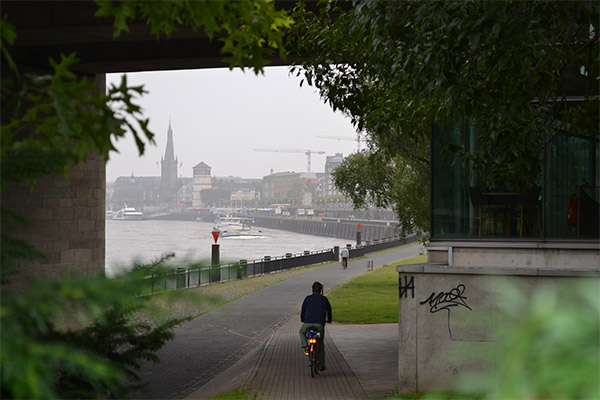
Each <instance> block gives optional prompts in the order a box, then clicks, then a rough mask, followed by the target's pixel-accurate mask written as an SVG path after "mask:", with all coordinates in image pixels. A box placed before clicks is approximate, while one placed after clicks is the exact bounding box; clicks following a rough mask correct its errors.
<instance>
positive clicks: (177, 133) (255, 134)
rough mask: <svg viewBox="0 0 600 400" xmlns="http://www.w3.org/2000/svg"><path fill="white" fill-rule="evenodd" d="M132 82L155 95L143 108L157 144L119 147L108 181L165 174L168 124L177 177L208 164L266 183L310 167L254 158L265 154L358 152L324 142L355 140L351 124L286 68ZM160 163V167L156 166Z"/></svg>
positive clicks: (217, 171) (298, 158)
mask: <svg viewBox="0 0 600 400" xmlns="http://www.w3.org/2000/svg"><path fill="white" fill-rule="evenodd" d="M127 78H128V84H129V85H130V86H131V85H141V84H143V85H144V87H145V89H146V90H147V91H148V92H149V93H147V94H145V95H144V96H143V97H142V98H141V99H139V100H138V103H139V104H141V105H142V107H143V109H144V115H145V116H146V117H149V118H150V129H151V130H152V131H153V132H154V133H155V134H156V137H155V141H156V146H147V147H146V151H145V154H144V155H143V156H142V157H138V155H137V149H136V147H135V143H134V141H133V138H132V137H127V138H125V139H122V140H120V141H119V142H117V144H116V147H117V149H118V150H119V153H118V154H117V153H114V152H113V153H111V154H110V160H109V162H108V164H107V168H106V175H107V177H106V179H107V181H109V182H111V181H114V180H115V179H116V178H118V177H119V176H131V174H132V173H133V175H134V176H160V160H161V157H163V156H164V152H165V146H166V141H167V129H168V126H169V119H170V121H171V127H172V129H173V139H174V148H175V156H176V157H177V158H178V159H179V162H180V163H183V165H182V166H181V168H179V170H178V175H179V176H183V177H191V176H192V167H194V166H195V165H196V164H198V163H199V162H201V161H203V162H205V163H206V164H208V165H209V166H211V167H212V175H213V176H240V177H243V178H262V177H263V176H265V175H268V174H269V173H270V170H271V168H273V170H274V172H283V171H296V172H304V171H306V169H307V156H306V155H305V154H304V153H287V152H286V153H271V152H255V151H253V149H255V148H265V149H310V150H313V151H325V152H327V154H326V155H333V154H335V153H336V152H337V153H343V154H344V156H347V155H348V154H350V153H351V152H353V151H355V150H356V147H357V144H356V141H353V140H333V139H321V138H318V136H347V137H353V138H355V137H356V133H355V132H356V131H355V129H354V128H353V127H352V124H351V123H350V120H349V119H348V118H347V117H345V116H343V115H341V114H340V113H334V112H333V111H332V110H331V108H330V107H329V106H328V105H327V104H324V103H323V101H322V100H321V99H320V98H319V96H318V94H317V93H316V91H315V89H313V88H311V87H309V86H307V85H306V84H305V85H303V87H302V88H300V87H299V82H300V78H297V77H294V76H289V75H288V68H287V67H269V68H266V69H265V75H264V76H262V75H259V76H256V75H255V74H254V73H253V72H252V71H249V70H248V71H246V72H242V71H240V70H239V69H235V70H233V71H230V70H228V69H203V70H187V71H168V72H142V73H134V74H127ZM120 79H121V74H109V75H107V87H109V86H110V84H111V83H115V84H117V83H119V82H120ZM326 155H325V154H323V155H319V154H313V155H312V156H311V164H312V165H311V171H312V172H323V170H324V165H325V156H326ZM157 163H158V164H157Z"/></svg>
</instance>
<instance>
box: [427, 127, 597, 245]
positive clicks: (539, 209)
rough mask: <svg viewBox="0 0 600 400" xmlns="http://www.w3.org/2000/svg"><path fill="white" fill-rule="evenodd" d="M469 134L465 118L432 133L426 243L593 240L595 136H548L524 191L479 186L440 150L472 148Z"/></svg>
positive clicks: (472, 135) (472, 130)
mask: <svg viewBox="0 0 600 400" xmlns="http://www.w3.org/2000/svg"><path fill="white" fill-rule="evenodd" d="M475 134H476V131H475V128H474V127H473V126H471V125H470V124H469V123H468V121H466V120H465V121H463V122H462V123H460V124H458V125H455V126H452V127H448V128H440V127H436V126H434V128H433V129H432V149H431V152H432V154H431V156H432V177H431V179H432V180H431V203H432V204H431V210H432V212H431V238H432V239H470V240H471V239H478V238H481V239H485V240H490V239H492V240H493V239H503V240H504V239H507V238H519V239H523V238H537V239H540V238H542V239H544V238H548V239H549V238H556V239H580V238H581V239H590V238H598V236H599V223H600V215H599V210H600V206H599V197H600V196H599V195H600V193H599V192H600V171H599V157H600V138H599V133H598V132H593V133H591V134H573V133H568V132H560V133H559V134H557V135H554V136H553V138H552V139H551V141H550V142H549V144H548V145H547V146H546V147H545V150H544V154H543V156H544V164H543V167H542V170H541V171H540V179H539V182H536V186H535V187H534V188H532V189H531V190H528V191H527V192H525V193H517V192H513V191H512V190H510V189H506V188H488V187H484V185H483V184H482V183H481V182H478V180H477V176H476V174H475V173H472V172H471V171H470V170H469V169H468V168H465V167H464V164H463V163H462V161H461V160H460V159H459V157H458V156H457V155H455V154H454V153H450V152H448V150H447V146H448V144H450V143H454V144H458V145H462V146H464V147H465V149H468V150H469V151H474V150H476V140H475Z"/></svg>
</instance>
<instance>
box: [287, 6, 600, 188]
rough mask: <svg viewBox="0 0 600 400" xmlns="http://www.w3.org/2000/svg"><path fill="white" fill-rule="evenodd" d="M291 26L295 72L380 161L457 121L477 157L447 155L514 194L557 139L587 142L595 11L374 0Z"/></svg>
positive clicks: (593, 112) (593, 127)
mask: <svg viewBox="0 0 600 400" xmlns="http://www.w3.org/2000/svg"><path fill="white" fill-rule="evenodd" d="M296 20H297V21H298V26H297V29H296V30H295V32H296V36H295V37H294V39H293V40H292V43H293V45H294V48H295V49H296V50H297V51H298V53H299V54H300V55H301V56H302V58H303V59H304V62H303V63H302V64H301V68H297V69H296V71H297V72H298V73H302V74H304V78H305V80H306V82H307V83H308V84H310V85H313V86H315V87H316V88H317V89H318V90H319V92H320V94H321V96H322V97H323V99H324V100H325V101H327V102H328V103H329V104H330V105H331V106H332V107H333V108H334V109H335V110H340V111H341V112H343V113H345V114H347V115H349V116H350V118H351V119H352V122H353V123H354V124H355V126H356V127H357V129H358V130H360V131H364V132H365V133H366V135H367V136H368V139H369V141H368V143H369V146H370V148H371V149H373V151H378V152H382V153H384V154H386V155H388V156H389V157H390V159H391V158H393V157H395V156H396V155H398V154H405V146H406V145H407V143H410V142H412V143H413V144H414V145H417V146H418V145H419V144H420V143H422V142H423V141H428V140H429V139H430V133H431V126H432V124H433V123H436V124H439V125H441V126H445V125H452V124H455V123H457V122H458V121H459V120H460V119H461V118H465V117H466V118H468V119H469V120H470V123H471V125H472V126H474V127H476V129H477V151H476V152H471V153H470V152H468V149H465V148H464V147H462V145H461V144H460V143H455V144H454V146H452V147H450V148H449V149H448V150H450V151H457V152H459V154H460V155H461V156H462V158H463V159H464V160H465V162H466V163H467V165H468V166H469V167H472V168H473V170H474V171H478V173H479V175H480V177H483V179H484V180H485V182H486V183H488V184H489V185H495V186H498V187H514V188H523V187H528V186H530V185H532V184H533V182H534V181H535V179H536V178H538V177H539V175H540V171H541V162H542V152H541V150H542V149H543V148H544V146H545V145H546V144H547V143H548V142H549V141H550V140H551V138H552V136H553V135H554V134H556V133H557V132H558V131H559V130H578V131H580V132H581V131H587V132H594V133H597V128H598V112H597V110H598V98H597V95H598V82H597V79H598V76H599V73H598V21H599V20H600V12H599V7H598V4H597V2H588V1H579V2H545V1H527V2H518V1H494V2H486V1H475V0H471V1H469V0H467V1H441V2H439V1H436V2H432V1H393V2H391V1H378V0H373V1H357V2H355V7H353V8H351V9H349V10H344V9H341V8H339V7H335V3H330V5H329V7H325V8H322V9H320V10H318V11H316V12H309V11H306V10H300V11H299V14H298V16H297V18H296ZM574 94H576V95H578V96H580V97H581V98H582V99H581V100H582V101H581V102H579V103H577V104H576V105H574V104H573V105H571V106H567V97H568V96H571V95H574Z"/></svg>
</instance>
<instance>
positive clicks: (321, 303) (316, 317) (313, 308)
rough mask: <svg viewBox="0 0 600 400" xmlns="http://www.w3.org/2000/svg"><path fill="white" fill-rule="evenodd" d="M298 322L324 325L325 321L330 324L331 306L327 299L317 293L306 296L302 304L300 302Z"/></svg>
mask: <svg viewBox="0 0 600 400" xmlns="http://www.w3.org/2000/svg"><path fill="white" fill-rule="evenodd" d="M300 321H302V322H305V323H308V324H321V325H325V321H327V322H328V323H331V304H329V300H327V297H325V296H323V295H321V294H318V293H313V294H311V295H310V296H306V298H305V299H304V302H302V312H301V313H300Z"/></svg>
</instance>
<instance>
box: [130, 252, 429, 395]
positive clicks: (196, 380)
mask: <svg viewBox="0 0 600 400" xmlns="http://www.w3.org/2000/svg"><path fill="white" fill-rule="evenodd" d="M418 248H419V247H418V246H410V247H408V248H404V249H399V250H395V251H391V252H389V253H384V254H379V255H376V256H372V257H367V258H366V259H368V260H373V265H374V267H375V268H377V267H379V266H382V265H385V264H389V263H394V262H397V261H398V260H401V259H404V258H408V257H413V256H415V255H417V253H418ZM365 270H366V260H365V259H360V260H356V261H351V262H349V263H348V269H346V270H342V269H341V267H340V265H339V264H338V263H332V264H330V265H328V266H325V267H322V268H318V269H313V270H310V271H307V272H306V273H304V274H301V275H299V276H296V277H293V278H290V279H287V280H285V281H283V282H280V283H278V284H275V285H273V286H270V287H267V288H264V289H261V290H259V291H256V292H254V293H251V294H249V295H246V296H244V297H242V298H241V299H239V300H237V301H234V302H231V303H229V304H226V305H224V306H222V307H220V308H218V309H217V310H215V311H213V312H210V313H208V314H205V315H203V316H201V317H199V318H196V319H194V320H192V321H190V322H187V323H185V324H182V325H180V326H178V327H177V328H176V329H175V331H174V333H175V337H174V339H173V340H171V341H170V342H168V343H167V344H166V345H165V346H164V347H163V348H162V349H161V350H160V351H159V352H158V356H159V358H160V363H158V364H154V363H147V364H145V365H143V366H142V368H141V369H140V371H138V372H139V374H140V376H141V377H142V379H143V380H144V381H147V382H149V386H148V388H149V389H150V390H151V392H153V394H152V396H150V398H160V399H167V398H184V397H189V398H201V397H202V395H201V393H202V392H203V391H202V390H200V388H202V387H203V386H205V385H206V384H207V383H208V382H209V381H211V379H213V378H215V377H216V376H217V375H219V373H221V372H223V371H224V370H225V369H227V368H228V367H232V366H234V365H235V364H236V361H238V360H240V359H243V358H244V359H247V360H250V361H252V360H254V361H256V359H255V358H254V359H253V358H252V357H253V356H254V357H255V356H256V354H257V352H259V351H263V348H264V346H262V345H263V344H264V343H265V342H266V341H267V340H269V339H270V340H271V343H278V340H281V338H278V336H277V335H274V333H278V332H279V328H280V327H281V329H284V328H283V327H288V328H289V329H292V330H293V329H296V337H295V338H296V340H298V337H297V329H298V325H299V322H298V321H295V322H294V320H290V317H291V316H293V315H294V314H295V313H297V312H298V311H299V307H300V305H301V303H302V300H303V299H304V297H305V296H306V295H308V294H310V291H311V285H312V283H313V282H314V281H320V282H321V283H323V285H324V286H325V291H328V290H329V289H331V288H333V287H336V286H338V285H340V284H341V283H343V282H345V281H347V280H348V279H350V278H352V277H354V276H357V275H359V274H361V273H363V272H364V271H365ZM334 313H335V310H334ZM334 318H335V314H334ZM288 321H289V324H287V325H286V324H285V323H286V322H288ZM292 325H295V328H292ZM286 329H287V328H286ZM283 332H285V330H284V331H281V335H283V336H285V334H284V333H283ZM289 332H291V331H289ZM288 335H291V336H290V337H293V334H291V333H288ZM283 336H282V337H283ZM273 340H275V342H273ZM281 343H282V345H283V342H281ZM290 343H291V342H290ZM296 345H297V343H296ZM296 347H298V346H296ZM330 349H332V350H334V349H335V346H334V345H332V346H331V347H330ZM296 350H297V351H295V353H299V350H298V349H296ZM334 352H335V350H334ZM264 354H266V353H264ZM301 355H302V353H301V352H300V356H301ZM293 357H295V356H293ZM300 359H301V358H300ZM334 359H335V358H334V357H332V360H334ZM342 359H343V357H342ZM278 362H279V361H278ZM300 362H301V361H300ZM255 364H256V363H255ZM339 365H340V369H339V371H340V373H341V374H344V376H346V375H347V374H351V372H348V370H347V369H344V368H345V367H343V362H342V361H341V360H340V361H339ZM305 372H306V371H305ZM327 372H329V371H327ZM242 375H243V374H241V373H240V374H239V376H240V377H241V376H242ZM304 375H306V373H305V374H304ZM256 376H258V375H256ZM348 376H350V375H348ZM235 379H236V376H235V375H234V376H232V377H231V380H235ZM265 379H268V378H267V377H265ZM267 381H268V380H266V381H265V382H267ZM261 385H262V383H261ZM260 387H262V386H260ZM207 392H208V391H207ZM192 395H193V396H192ZM265 396H267V397H265V398H271V397H268V396H270V395H265ZM357 396H358V397H354V398H360V397H361V396H360V395H358V394H357ZM144 397H146V398H148V397H149V396H144ZM280 398H281V397H280ZM288 398H298V397H297V396H292V397H288ZM332 398H334V397H332ZM336 398H352V397H336Z"/></svg>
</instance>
